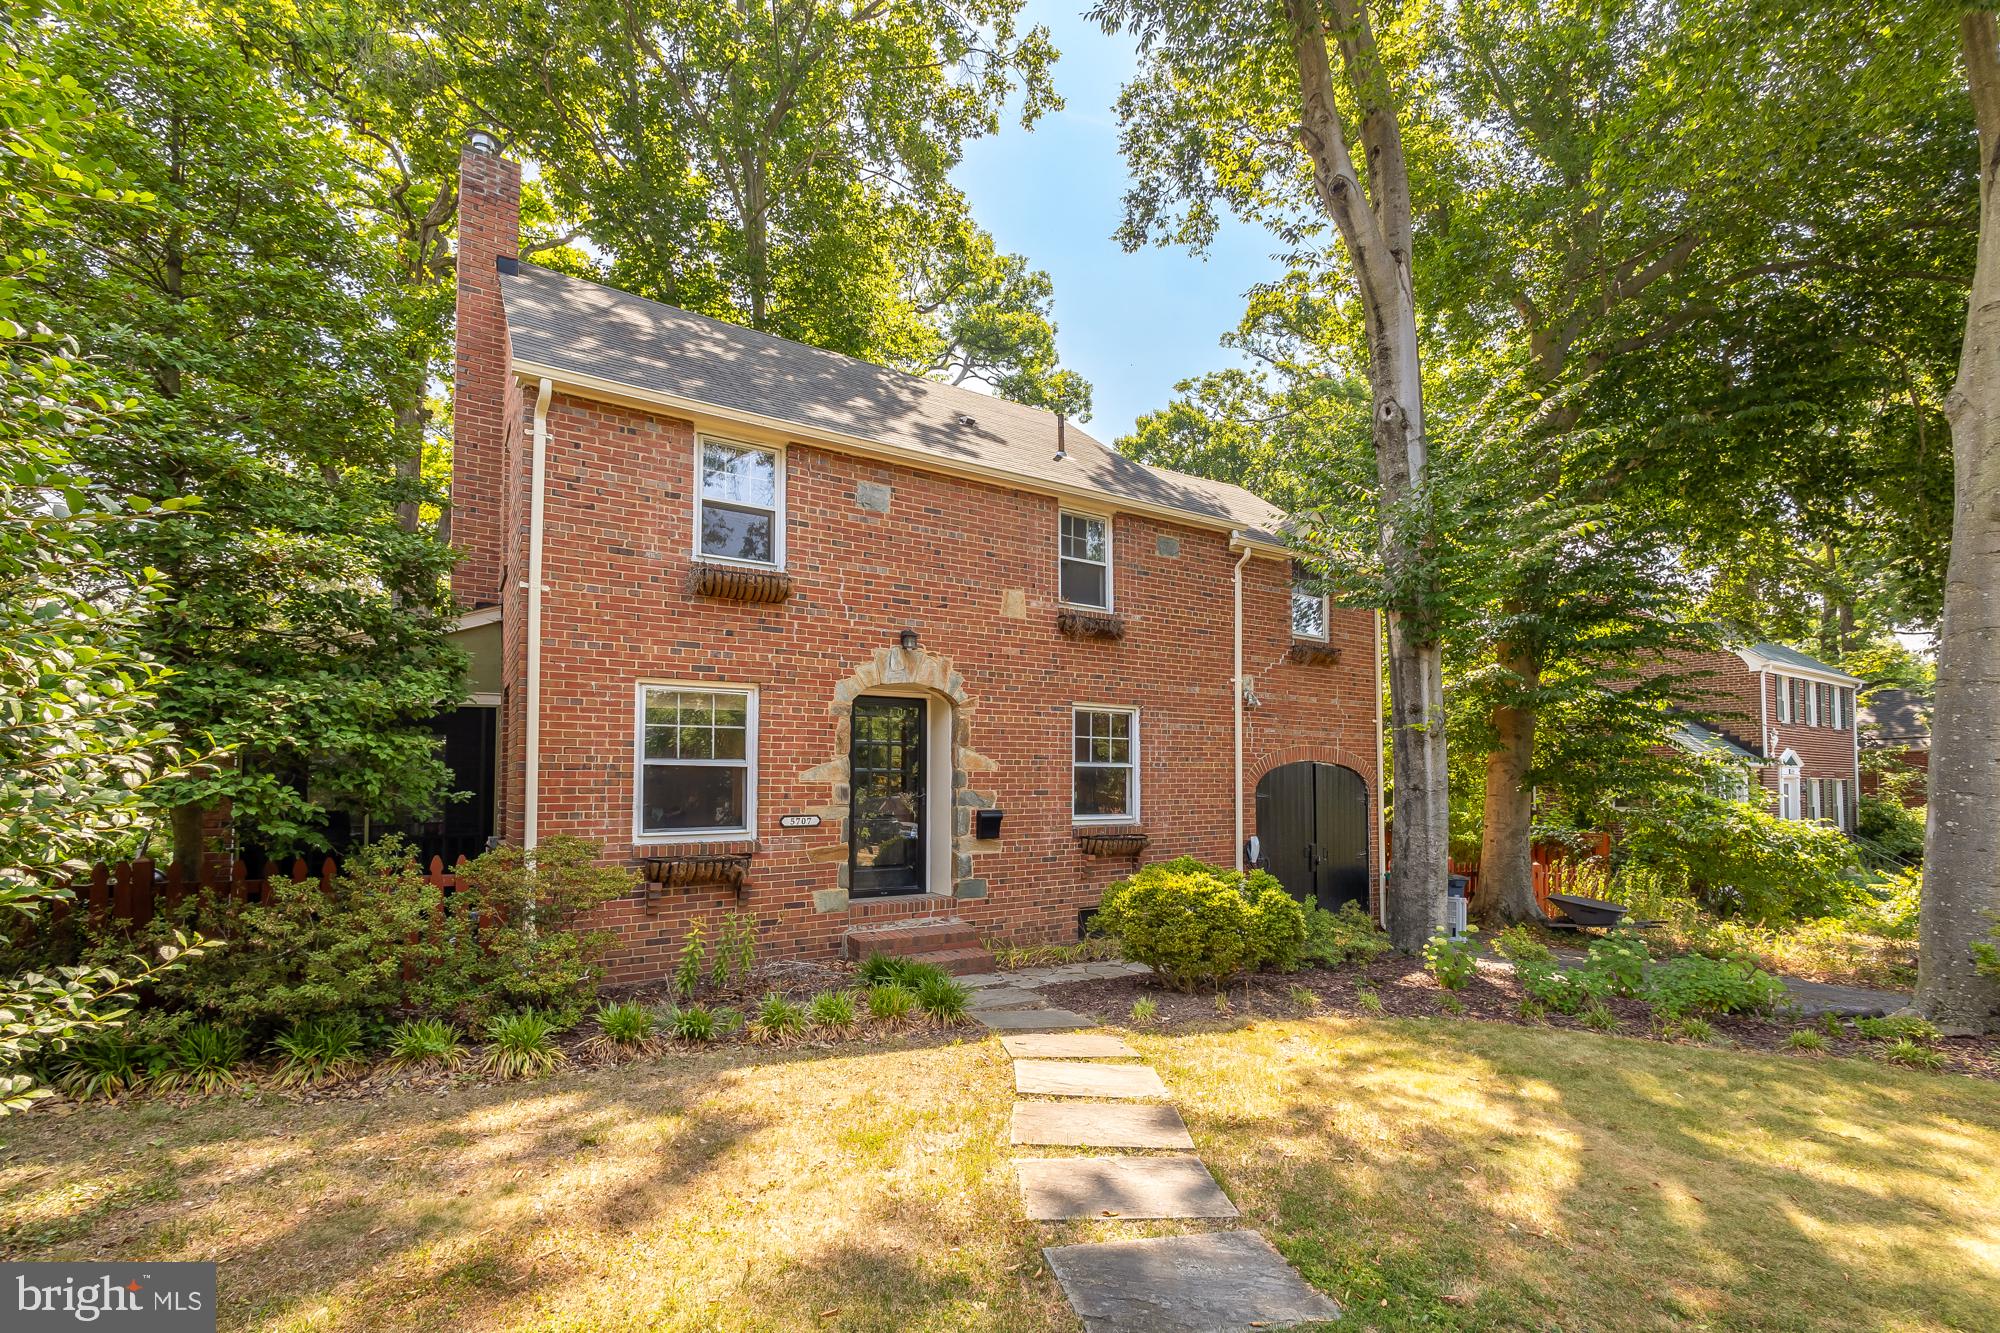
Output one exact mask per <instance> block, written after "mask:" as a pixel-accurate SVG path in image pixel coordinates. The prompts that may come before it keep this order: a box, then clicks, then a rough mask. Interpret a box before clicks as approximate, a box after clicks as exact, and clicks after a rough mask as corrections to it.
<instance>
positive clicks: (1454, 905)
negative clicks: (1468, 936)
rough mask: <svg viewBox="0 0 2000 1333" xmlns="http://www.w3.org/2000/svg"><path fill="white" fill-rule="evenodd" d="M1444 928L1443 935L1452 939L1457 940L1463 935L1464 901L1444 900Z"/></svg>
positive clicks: (1461, 899)
mask: <svg viewBox="0 0 2000 1333" xmlns="http://www.w3.org/2000/svg"><path fill="white" fill-rule="evenodd" d="M1444 928H1445V933H1446V934H1448V935H1450V936H1451V937H1452V938H1453V939H1457V938H1458V937H1459V936H1460V935H1463V934H1464V933H1465V899H1463V898H1447V899H1445V900H1444Z"/></svg>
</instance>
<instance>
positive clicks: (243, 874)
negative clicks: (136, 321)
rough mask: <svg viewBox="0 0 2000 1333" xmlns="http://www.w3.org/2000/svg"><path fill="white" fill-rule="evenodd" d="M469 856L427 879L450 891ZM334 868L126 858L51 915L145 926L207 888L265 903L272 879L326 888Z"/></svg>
mask: <svg viewBox="0 0 2000 1333" xmlns="http://www.w3.org/2000/svg"><path fill="white" fill-rule="evenodd" d="M465 859H466V858H464V857H462V856H461V857H459V858H458V860H457V861H455V862H453V863H452V865H451V867H450V868H449V869H447V868H446V866H445V864H444V859H443V858H442V857H436V856H434V857H432V858H431V863H430V866H429V867H428V869H427V871H426V873H425V875H424V878H425V879H426V880H427V881H428V882H430V883H431V884H434V885H436V886H437V887H438V888H440V889H443V890H446V891H447V892H449V891H451V890H453V889H455V888H457V886H458V879H457V876H456V874H455V873H454V872H455V871H456V870H457V868H458V867H459V866H461V865H464V864H465ZM335 870H336V867H335V864H334V860H333V858H332V857H330V856H329V857H327V858H326V859H325V860H323V861H321V862H320V863H319V865H318V866H317V867H314V866H310V865H308V864H307V863H306V861H305V860H304V859H303V858H301V859H298V860H294V861H293V862H292V863H291V864H290V865H284V864H282V863H280V862H277V861H269V862H266V863H265V865H264V866H263V868H262V872H261V873H256V874H253V873H252V870H251V867H250V866H248V865H246V864H245V863H244V862H243V861H242V860H240V859H239V860H236V861H224V860H221V859H219V858H214V857H211V858H209V859H208V860H207V861H204V862H203V863H202V867H201V871H200V873H199V874H197V875H188V874H186V873H185V872H183V871H182V869H181V867H180V866H178V865H169V866H168V867H166V869H165V870H161V869H160V868H159V866H158V865H156V864H155V863H154V862H152V861H121V862H119V863H118V864H117V865H99V866H95V867H93V868H92V869H91V872H90V874H89V875H88V876H86V877H84V878H82V879H79V880H77V881H76V882H75V883H74V884H72V885H71V886H70V887H71V891H72V892H74V893H75V894H76V903H75V904H74V906H72V905H70V904H67V903H58V904H56V906H55V910H54V912H53V913H52V914H51V916H52V919H54V920H57V921H60V920H61V919H62V918H63V917H65V916H67V915H68V914H69V913H70V912H71V911H82V912H86V913H88V914H90V915H92V916H107V915H108V916H109V917H110V918H111V919H113V920H116V921H129V922H131V923H132V924H133V925H134V926H144V925H146V924H147V923H149V922H150V921H152V919H153V915H154V913H155V912H156V911H157V910H158V909H159V908H160V907H161V906H166V907H168V908H172V907H177V906H179V905H180V902H181V900H182V899H183V898H186V897H188V896H189V895H190V894H194V893H198V892H200V891H201V890H203V889H209V890H214V891H215V892H217V893H219V894H223V895H225V896H227V897H230V898H234V899H235V900H236V901H237V902H239V903H263V902H267V901H269V899H270V890H271V884H272V882H273V881H277V882H283V881H285V880H290V881H291V882H292V883H294V884H303V883H305V882H306V881H307V880H316V881H318V883H319V885H320V887H322V888H324V887H326V886H327V885H328V884H330V883H331V882H332V881H333V876H334V874H335Z"/></svg>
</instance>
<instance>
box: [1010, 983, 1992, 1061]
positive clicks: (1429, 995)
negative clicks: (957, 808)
mask: <svg viewBox="0 0 2000 1333" xmlns="http://www.w3.org/2000/svg"><path fill="white" fill-rule="evenodd" d="M1364 987H1365V988H1367V989H1368V990H1371V991H1372V992H1373V993H1374V994H1375V996H1376V997H1377V998H1378V999H1379V1000H1380V1002H1381V1009H1380V1011H1379V1012H1375V1011H1371V1010H1370V1009H1366V1008H1364V1007H1363V1006H1362V1004H1361V1001H1360V998H1359V996H1360V992H1361V989H1362V988H1364ZM1295 988H1303V989H1305V990H1309V991H1311V992H1312V993H1313V994H1314V995H1316V996H1317V997H1318V998H1319V1004H1318V1006H1317V1008H1308V1007H1307V1006H1305V1005H1303V1004H1301V1003H1300V1002H1299V1000H1298V999H1296V998H1295V997H1294V996H1293V994H1292V992H1293V990H1294V989H1295ZM1041 995H1042V998H1043V999H1045V1000H1047V1001H1048V1002H1049V1003H1050V1004H1053V1005H1057V1006H1060V1007H1062V1008H1065V1009H1073V1010H1075V1011H1077V1012H1078V1013H1086V1014H1098V1015H1100V1016H1102V1017H1104V1018H1106V1019H1109V1020H1111V1021H1114V1022H1129V1021H1130V1018H1129V1015H1130V1014H1131V1012H1132V1002H1133V1001H1134V1000H1136V999H1138V998H1140V997H1141V996H1148V997H1150V998H1151V999H1152V1000H1153V1001H1154V1003H1155V1004H1157V1005H1158V1006H1159V1008H1158V1011H1157V1013H1156V1014H1155V1015H1154V1017H1153V1019H1152V1020H1151V1026H1153V1027H1157V1028H1161V1029H1165V1030H1168V1031H1172V1030H1175V1029H1177V1028H1190V1027H1213V1026H1214V1025H1215V1024H1216V1022H1217V1021H1218V1020H1222V1019H1235V1018H1241V1017H1253V1016H1254V1017H1275V1018H1300V1017H1304V1016H1307V1015H1308V1014H1311V1013H1321V1014H1339V1015H1342V1016H1344V1017H1349V1018H1463V1019H1479V1020H1482V1021H1485V1022H1489V1023H1513V1024H1516V1025H1519V1026H1524V1027H1550V1028H1559V1029H1567V1030H1570V1031H1576V1032H1590V1031H1596V1029H1593V1028H1590V1027H1588V1026H1587V1025H1585V1024H1584V1023H1583V1022H1582V1021H1580V1020H1579V1019H1578V1018H1576V1017H1573V1016H1571V1015H1568V1014H1558V1013H1549V1014H1547V1015H1546V1016H1545V1017H1542V1018H1540V1019H1527V1018H1523V1017H1522V1016H1521V988H1520V986H1519V985H1517V984H1516V983H1515V981H1514V974H1513V972H1512V971H1511V970H1510V969H1508V968H1506V967H1505V966H1502V965H1499V964H1497V963H1495V962H1493V961H1491V960H1487V959H1482V960H1480V964H1479V972H1478V975H1477V976H1475V977H1474V978H1473V980H1472V981H1471V982H1470V983H1469V984H1468V985H1467V986H1466V987H1465V989H1464V990H1461V991H1459V992H1458V993H1457V996H1456V999H1457V1002H1458V1003H1459V1005H1461V1006H1462V1012H1457V1013H1454V1012H1453V1011H1452V1010H1451V1008H1450V1007H1449V1002H1450V1000H1451V999H1452V998H1453V997H1452V993H1451V992H1449V991H1447V990H1445V989H1444V988H1443V987H1442V986H1440V985H1438V984H1437V981H1436V980H1435V979H1434V978H1433V977H1432V976H1431V975H1430V974H1429V973H1428V972H1426V971H1424V967H1423V964H1422V962H1420V961H1419V960H1417V959H1414V958H1406V957H1402V956H1400V955H1394V954H1392V955H1389V956H1387V957H1384V958H1380V959H1377V960H1376V961H1375V962H1372V963H1369V964H1367V965H1366V966H1361V967H1343V968H1338V969H1325V968H1308V969H1306V970H1304V971H1300V972H1291V973H1282V974H1268V973H1267V974H1260V975H1257V976H1253V977H1251V978H1249V979H1248V980H1246V981H1240V982H1237V983H1235V984H1232V985H1231V986H1230V987H1229V989H1228V991H1227V995H1228V1001H1229V1008H1228V1011H1227V1012H1226V1013H1225V1012H1222V1011H1219V1010H1218V1009H1217V1007H1216V998H1215V995H1214V993H1212V992H1207V991H1202V992H1198V993H1196V994H1193V995H1183V994H1180V993H1179V992H1177V991H1172V990H1169V989H1167V988H1166V987H1164V986H1162V985H1160V984H1159V983H1158V982H1157V981H1155V980H1154V979H1153V978H1151V977H1149V976H1127V977H1104V978H1099V979H1097V980H1093V981H1076V982H1070V983H1067V984H1065V985H1060V986H1046V987H1044V988H1042V991H1041ZM1605 1007H1606V1008H1608V1009H1610V1010H1611V1012H1612V1014H1614V1015H1615V1016H1616V1017H1617V1019H1618V1026H1617V1027H1616V1028H1615V1029H1611V1030H1610V1032H1609V1034H1608V1035H1615V1036H1622V1037H1637V1038H1642V1039H1645V1040H1649V1041H1666V1040H1669V1038H1666V1037H1664V1036H1662V1035H1661V1032H1660V1026H1659V1023H1658V1021H1657V1020H1656V1018H1655V1017H1654V1014H1653V1010H1652V1007H1651V1006H1650V1005H1647V1004H1645V1003H1643V1002H1641V1001H1639V1000H1624V999H1616V998H1614V999H1609V1000H1606V1001H1605ZM1709 1025H1710V1027H1711V1029H1712V1030H1713V1033H1714V1035H1713V1037H1712V1038H1711V1039H1710V1041H1709V1043H1708V1044H1709V1045H1712V1046H1723V1045H1727V1046H1733V1047H1739V1048H1743V1049H1748V1050H1756V1051H1767V1052H1771V1053H1773V1054H1780V1055H1792V1056H1797V1057H1799V1058H1801V1059H1822V1058H1825V1056H1828V1055H1852V1056H1862V1057H1874V1056H1876V1055H1877V1053H1878V1052H1880V1051H1881V1049H1882V1044H1881V1043H1879V1042H1871V1041H1861V1040H1858V1039H1856V1038H1855V1037H1854V1036H1853V1029H1852V1027H1851V1026H1850V1027H1849V1028H1848V1029H1847V1035H1845V1036H1841V1037H1834V1036H1826V1034H1825V1032H1824V1030H1823V1029H1821V1028H1820V1025H1819V1023H1818V1022H1817V1020H1814V1021H1807V1022H1801V1023H1789V1022H1782V1021H1778V1020H1775V1019H1769V1018H1759V1017H1752V1016H1748V1015H1740V1014H1738V1015H1721V1016H1712V1017H1710V1018H1709ZM1798 1028H1808V1029H1812V1030H1815V1031H1820V1032H1821V1035H1823V1036H1826V1050H1825V1051H1824V1052H1811V1051H1794V1050H1792V1049H1791V1048H1789V1047H1788V1046H1786V1045H1785V1040H1786V1038H1787V1037H1788V1036H1790V1034H1791V1033H1792V1032H1793V1031H1794V1030H1795V1029H1798ZM1681 1044H1683V1045H1686V1044H1691V1043H1688V1042H1685V1041H1682V1042H1681ZM1933 1049H1935V1050H1936V1051H1937V1052H1938V1053H1939V1054H1940V1055H1942V1056H1943V1057H1944V1062H1945V1063H1944V1070H1945V1071H1947V1072H1951V1073H1957V1074H1969V1075H1971V1076H1972V1077H1974V1078H1989V1079H1995V1080H2000V1037H1960V1038H1946V1039H1945V1040H1943V1041H1940V1042H1938V1043H1937V1044H1936V1046H1935V1047H1934V1048H1933Z"/></svg>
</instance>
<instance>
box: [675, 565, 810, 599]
mask: <svg viewBox="0 0 2000 1333" xmlns="http://www.w3.org/2000/svg"><path fill="white" fill-rule="evenodd" d="M687 590H688V591H689V592H690V593H692V594H693V595H695V596H697V597H713V598H714V599H715V600H717V601H719V602H770V603H775V602H782V601H784V600H786V599H787V598H789V597H790V596H791V595H792V576H791V575H789V574H787V573H785V571H784V570H782V569H753V568H750V567H747V566H744V565H718V564H711V563H709V562H708V561H705V560H697V561H695V562H694V564H693V565H691V566H690V567H689V568H688V578H687Z"/></svg>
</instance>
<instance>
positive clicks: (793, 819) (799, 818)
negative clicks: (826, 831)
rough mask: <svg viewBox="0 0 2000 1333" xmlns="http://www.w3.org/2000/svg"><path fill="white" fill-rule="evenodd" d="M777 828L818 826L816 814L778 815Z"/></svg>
mask: <svg viewBox="0 0 2000 1333" xmlns="http://www.w3.org/2000/svg"><path fill="white" fill-rule="evenodd" d="M778 827H779V828H818V827H819V816H818V815H779V816H778Z"/></svg>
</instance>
